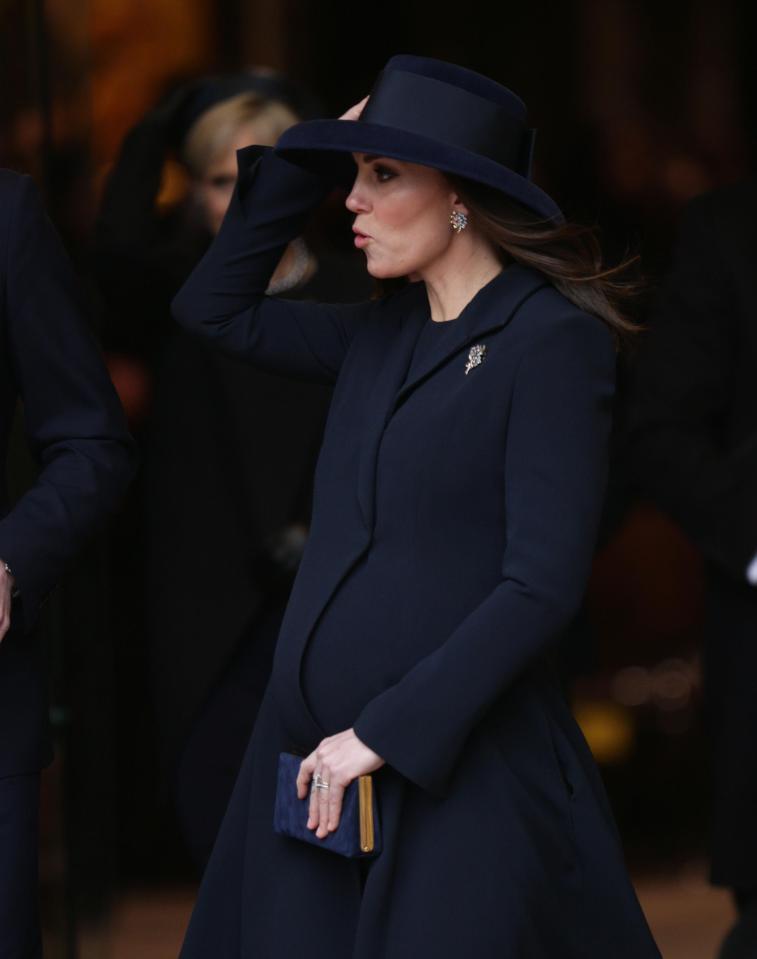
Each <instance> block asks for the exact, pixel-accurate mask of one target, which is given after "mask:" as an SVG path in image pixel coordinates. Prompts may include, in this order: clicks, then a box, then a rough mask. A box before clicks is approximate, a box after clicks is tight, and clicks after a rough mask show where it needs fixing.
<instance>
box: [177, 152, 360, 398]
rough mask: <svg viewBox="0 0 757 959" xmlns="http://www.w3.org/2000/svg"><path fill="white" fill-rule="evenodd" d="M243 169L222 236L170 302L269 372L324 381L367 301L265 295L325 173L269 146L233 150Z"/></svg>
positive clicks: (195, 328)
mask: <svg viewBox="0 0 757 959" xmlns="http://www.w3.org/2000/svg"><path fill="white" fill-rule="evenodd" d="M237 159H238V166H239V175H238V178H237V185H236V187H235V189H234V193H233V196H232V200H231V204H230V206H229V209H228V211H227V214H226V217H225V218H224V221H223V224H222V225H221V229H220V231H219V233H218V236H217V237H216V238H215V239H214V241H213V243H212V244H211V246H210V248H209V250H208V251H207V253H206V254H205V256H204V257H203V259H202V260H201V261H200V263H199V264H198V265H197V267H196V268H195V269H194V270H193V272H192V274H191V276H190V277H189V279H188V280H187V281H186V283H185V284H184V286H183V287H182V288H181V290H179V292H178V294H177V295H176V297H175V298H174V300H173V304H172V313H173V316H174V317H175V319H176V320H177V321H178V322H179V323H181V324H182V326H184V327H186V329H187V330H189V331H190V332H192V333H195V334H197V335H199V336H202V337H205V338H207V339H208V340H209V341H210V342H211V343H213V344H215V345H216V346H217V347H218V348H220V349H222V350H223V351H224V352H227V353H230V354H234V355H237V356H240V357H242V358H246V359H249V360H250V361H252V362H254V363H255V365H257V366H259V367H261V368H262V369H266V370H268V371H270V372H275V373H284V374H289V375H295V376H300V377H302V378H305V379H312V380H316V381H320V382H326V383H330V382H333V381H334V380H335V379H336V376H337V373H338V372H339V368H340V366H341V363H342V359H343V358H344V356H345V354H346V352H347V349H348V347H349V344H350V342H351V340H352V337H353V335H354V333H355V330H356V329H357V327H358V325H359V324H360V322H361V320H362V319H363V318H364V317H365V316H366V314H367V313H368V312H369V311H370V309H371V307H372V302H371V301H366V302H364V303H346V304H345V303H334V304H331V303H314V302H309V301H305V300H289V299H286V298H280V297H272V296H266V294H265V290H266V288H267V286H268V283H269V280H270V278H271V276H272V274H273V272H274V270H275V268H276V266H277V264H278V262H279V260H280V259H281V256H282V254H283V252H284V249H285V247H286V245H287V243H289V242H290V241H291V240H292V239H294V238H295V237H296V236H298V235H299V233H300V232H301V230H302V227H303V226H304V224H305V222H306V220H307V218H308V216H309V215H310V213H311V212H312V210H313V207H314V206H315V205H316V204H317V203H318V202H319V201H320V200H322V199H323V198H324V197H325V196H326V194H327V193H328V192H329V190H330V188H331V185H330V184H329V182H328V181H327V180H325V179H324V178H322V177H320V176H318V175H315V174H313V173H310V172H308V171H306V170H303V169H302V168H301V167H298V166H296V165H295V164H292V163H289V162H288V161H287V160H284V159H283V158H282V157H280V156H278V154H276V153H275V152H274V150H273V148H271V147H264V146H258V145H255V146H252V147H246V148H245V149H244V150H240V151H238V154H237Z"/></svg>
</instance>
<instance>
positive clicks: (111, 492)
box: [0, 170, 136, 955]
mask: <svg viewBox="0 0 757 959" xmlns="http://www.w3.org/2000/svg"><path fill="white" fill-rule="evenodd" d="M0 264H2V267H1V268H0V323H1V324H2V348H1V349H0V365H1V367H2V376H0V462H2V464H3V470H2V480H1V481H0V515H2V519H0V558H2V559H3V560H4V561H5V562H7V563H8V564H9V565H10V567H11V569H12V570H13V573H14V576H15V579H16V584H17V587H18V589H19V590H20V593H19V596H18V597H17V598H16V599H15V600H14V602H13V607H12V612H11V626H10V630H9V632H8V634H7V635H6V636H5V638H4V639H3V641H2V643H0V782H2V781H5V782H9V781H11V780H12V779H22V778H23V777H27V776H30V775H31V774H34V773H38V772H39V770H41V769H42V768H44V767H45V766H46V765H47V764H48V763H49V762H50V761H51V759H52V741H51V735H50V727H49V720H48V697H47V683H46V678H45V674H46V669H45V666H46V663H45V656H44V654H43V651H42V648H41V642H40V636H39V631H38V630H37V629H36V628H35V627H36V625H37V621H38V618H39V610H40V606H41V605H42V604H43V603H44V602H45V601H46V599H47V598H48V596H49V594H50V593H51V591H52V589H53V587H54V585H55V584H56V583H57V581H58V580H59V579H60V578H61V576H62V574H63V572H64V570H65V569H66V568H67V566H68V564H69V563H70V561H71V560H72V559H73V557H74V556H75V554H76V553H77V552H78V551H80V550H81V549H82V547H83V546H84V545H85V544H86V543H87V542H88V541H89V540H90V539H91V537H92V536H93V534H94V533H95V532H96V531H97V530H98V529H99V528H100V527H101V525H102V522H103V520H104V519H105V517H106V516H107V514H108V513H110V512H111V511H112V510H113V509H114V507H115V506H116V505H117V503H118V502H119V500H120V498H121V497H122V495H123V493H124V491H125V488H126V486H127V484H128V482H129V480H130V479H131V477H132V475H133V472H134V468H135V465H136V463H135V460H136V457H135V448H134V444H133V441H132V439H131V437H130V436H129V434H128V432H127V429H126V422H125V418H124V416H123V411H122V409H121V406H120V404H119V402H118V397H117V396H116V394H115V391H114V389H113V387H112V384H111V382H110V380H109V378H108V375H107V372H106V370H105V366H104V364H103V362H102V359H101V356H100V353H99V349H98V347H97V344H96V342H95V340H94V339H93V337H92V335H91V333H90V332H89V329H88V328H87V325H86V321H85V319H84V317H85V315H86V310H85V305H84V303H83V300H82V296H81V292H80V289H79V287H78V285H77V281H76V280H75V277H74V274H73V270H72V268H71V264H70V262H69V260H68V257H67V255H66V254H65V252H64V250H63V247H62V245H61V243H60V240H59V238H58V235H57V233H56V232H55V230H54V228H53V226H52V224H51V223H50V221H49V219H48V218H47V216H46V214H45V212H44V209H43V207H42V204H41V202H40V199H39V196H38V193H37V189H36V187H35V186H34V183H33V181H32V180H31V179H30V178H29V177H26V176H21V175H19V174H16V173H13V172H11V171H8V170H0ZM19 401H20V402H21V403H22V404H23V412H24V427H25V431H26V437H27V440H28V445H29V448H30V450H31V452H32V454H33V457H34V459H35V460H36V463H37V464H38V466H39V474H38V476H37V478H36V481H35V482H34V483H33V484H32V486H31V487H30V488H29V489H28V490H27V491H26V492H25V493H24V494H23V496H21V498H20V499H19V500H18V501H17V502H16V503H15V504H12V503H11V501H10V496H9V492H8V485H7V481H6V465H7V464H6V460H7V455H8V440H9V434H10V430H11V425H12V423H13V420H14V414H15V412H16V408H17V404H18V402H19ZM6 798H7V797H6V793H5V792H4V791H2V790H0V805H2V815H1V816H0V825H2V829H3V830H7V832H5V831H4V832H3V842H2V843H0V952H2V954H3V955H11V954H12V955H16V954H18V955H21V954H22V952H23V954H24V955H27V954H29V955H31V954H32V953H31V952H28V953H27V952H24V951H23V949H22V947H21V946H20V945H19V943H20V942H21V941H24V937H28V936H29V935H32V936H34V935H36V933H34V932H32V933H30V932H29V930H28V929H27V930H24V929H19V928H17V927H18V926H19V924H23V923H24V922H25V921H26V920H25V918H24V917H26V916H28V915H29V909H30V902H29V901H30V898H31V901H33V899H34V897H35V894H36V890H34V889H33V888H32V889H29V888H28V886H27V882H26V878H25V877H24V876H22V875H20V874H19V872H18V870H19V868H20V866H19V862H20V860H21V859H22V858H23V856H24V855H25V852H24V850H23V849H21V848H20V847H21V845H23V843H24V842H27V843H28V844H29V850H28V854H29V855H31V856H32V857H33V859H34V860H36V844H35V837H36V828H37V827H36V821H35V820H36V817H35V816H34V815H33V813H34V811H35V810H36V808H37V803H38V798H37V796H36V795H35V794H34V792H33V791H30V792H29V793H28V794H27V795H26V796H25V799H24V808H22V809H13V808H9V807H8V805H7V803H6ZM16 815H18V819H17V821H16V820H14V818H13V817H15V816H16ZM9 817H10V818H9ZM8 836H10V838H11V846H13V847H15V849H16V854H15V855H14V854H13V850H12V849H9V848H8V845H7V841H8ZM9 854H10V855H11V860H12V861H11V862H8V861H7V858H6V857H7V856H8V855H9ZM6 870H13V874H11V875H7V874H6ZM27 945H28V944H27ZM16 949H19V950H20V951H18V952H16V951H15V950H16ZM6 950H7V951H6Z"/></svg>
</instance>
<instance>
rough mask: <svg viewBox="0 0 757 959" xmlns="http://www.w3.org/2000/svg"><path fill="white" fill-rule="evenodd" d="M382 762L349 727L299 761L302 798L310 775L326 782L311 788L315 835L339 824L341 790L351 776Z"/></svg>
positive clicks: (321, 835)
mask: <svg viewBox="0 0 757 959" xmlns="http://www.w3.org/2000/svg"><path fill="white" fill-rule="evenodd" d="M383 765H384V760H383V759H382V758H381V756H379V755H378V754H377V753H374V752H373V750H372V749H369V748H368V747H367V746H366V745H365V743H363V742H361V741H360V740H359V739H358V738H357V736H356V735H355V733H354V731H353V730H352V729H347V730H345V731H344V732H342V733H337V734H336V736H328V737H327V738H326V739H324V740H322V741H321V742H320V743H319V744H318V746H317V747H316V749H314V750H313V752H312V753H311V754H310V755H309V756H307V757H306V758H305V759H303V761H302V762H301V763H300V772H299V775H298V776H297V795H298V796H299V798H300V799H304V798H305V797H306V796H307V794H308V787H309V785H310V781H311V779H313V778H314V777H315V776H316V775H317V776H320V780H318V779H316V780H315V781H316V782H319V781H324V782H326V783H328V788H324V789H316V788H315V787H313V788H311V790H310V814H309V816H308V829H315V830H316V836H318V838H319V839H323V838H324V837H326V836H327V835H328V834H329V833H330V832H333V831H334V830H335V829H336V827H337V826H338V825H339V817H340V816H341V813H342V799H343V798H344V790H345V789H346V788H347V786H349V784H350V783H351V782H352V780H353V779H357V778H358V776H364V775H365V774H366V773H372V772H373V771H374V770H376V769H379V768H380V767H381V766H383Z"/></svg>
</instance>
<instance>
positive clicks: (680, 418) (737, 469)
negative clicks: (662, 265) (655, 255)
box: [628, 182, 757, 894]
mask: <svg viewBox="0 0 757 959" xmlns="http://www.w3.org/2000/svg"><path fill="white" fill-rule="evenodd" d="M756 219H757V184H755V183H753V182H750V183H745V184H741V185H739V186H733V187H728V188H724V189H721V190H718V191H715V192H713V193H710V194H706V195H704V196H702V197H699V198H697V199H696V200H694V201H692V203H691V204H690V205H689V207H688V208H687V210H686V212H685V214H684V217H683V220H682V223H681V226H680V231H679V237H678V242H677V245H676V249H675V255H674V261H673V266H672V269H671V271H670V273H669V275H668V277H667V280H666V282H665V284H664V286H663V288H662V290H661V292H660V295H659V296H658V299H657V302H656V304H655V307H654V310H653V313H652V316H651V318H650V332H649V334H648V335H647V336H646V342H644V343H643V345H642V348H641V350H640V352H639V355H638V356H637V357H636V360H635V363H634V368H633V377H632V386H633V392H632V398H631V402H630V404H629V410H628V430H629V438H630V443H631V449H632V452H633V456H634V459H635V463H636V470H637V473H638V477H639V481H640V484H641V489H642V490H643V492H644V493H645V494H646V495H647V496H648V497H649V498H651V499H652V500H653V501H654V502H655V503H656V504H657V505H658V506H660V507H661V508H662V509H663V510H665V511H666V512H667V513H668V514H669V515H670V516H671V517H672V518H673V519H674V520H676V521H677V522H678V523H679V524H680V527H681V528H682V529H683V530H684V532H685V533H686V534H688V536H689V537H690V538H691V540H692V541H693V542H694V543H695V544H697V545H698V546H699V547H700V549H701V551H702V554H703V556H704V559H705V562H706V570H707V604H706V624H705V625H706V634H705V641H706V648H705V655H704V666H705V688H706V701H707V707H708V714H709V720H710V725H711V730H712V737H713V746H714V749H713V768H712V788H713V795H714V820H713V833H712V840H711V845H712V870H711V875H712V880H713V882H715V883H716V884H719V885H725V886H730V887H731V888H734V889H737V890H743V891H751V892H752V893H753V894H754V893H757V822H756V821H755V810H756V809H757V755H756V754H755V750H754V740H755V736H757V696H756V695H755V689H754V677H755V675H757V589H756V588H755V587H753V586H751V585H749V583H748V582H747V579H746V569H747V566H748V564H749V562H750V561H751V559H752V558H753V557H754V555H755V554H756V553H757V267H756V265H757V235H755V221H756Z"/></svg>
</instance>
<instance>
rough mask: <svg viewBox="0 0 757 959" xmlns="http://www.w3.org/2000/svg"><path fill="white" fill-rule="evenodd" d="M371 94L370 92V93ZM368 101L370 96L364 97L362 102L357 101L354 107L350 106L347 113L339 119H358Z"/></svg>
mask: <svg viewBox="0 0 757 959" xmlns="http://www.w3.org/2000/svg"><path fill="white" fill-rule="evenodd" d="M369 96H370V94H369ZM367 102H368V97H363V99H362V100H361V101H360V103H356V104H355V106H354V107H350V108H349V110H347V111H346V113H343V114H342V115H341V116H340V117H339V119H340V120H357V118H358V117H359V116H360V114H361V113H362V112H363V107H364V106H365V105H366V103H367Z"/></svg>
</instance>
